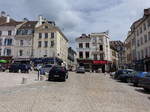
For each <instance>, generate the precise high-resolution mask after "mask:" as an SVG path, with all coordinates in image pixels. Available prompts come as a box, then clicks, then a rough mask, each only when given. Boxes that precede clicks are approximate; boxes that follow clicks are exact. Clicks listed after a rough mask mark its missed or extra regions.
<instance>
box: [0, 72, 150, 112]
mask: <svg viewBox="0 0 150 112" xmlns="http://www.w3.org/2000/svg"><path fill="white" fill-rule="evenodd" d="M149 97H150V94H147V93H144V91H143V89H141V88H135V87H132V86H129V85H128V84H126V83H120V82H117V81H115V80H113V79H111V78H110V77H109V76H107V75H104V74H100V73H99V74H96V73H86V74H76V73H73V72H72V73H70V74H69V79H68V80H67V81H66V82H48V81H45V82H39V83H35V84H31V85H26V86H19V87H13V88H6V89H5V90H0V112H150V98H149Z"/></svg>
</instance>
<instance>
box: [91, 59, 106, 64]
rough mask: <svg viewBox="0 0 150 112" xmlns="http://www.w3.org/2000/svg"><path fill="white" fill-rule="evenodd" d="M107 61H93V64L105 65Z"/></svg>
mask: <svg viewBox="0 0 150 112" xmlns="http://www.w3.org/2000/svg"><path fill="white" fill-rule="evenodd" d="M107 63H108V61H102V60H96V61H93V64H107Z"/></svg>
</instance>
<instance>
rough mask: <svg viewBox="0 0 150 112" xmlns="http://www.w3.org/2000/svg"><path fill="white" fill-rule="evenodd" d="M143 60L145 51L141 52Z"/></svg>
mask: <svg viewBox="0 0 150 112" xmlns="http://www.w3.org/2000/svg"><path fill="white" fill-rule="evenodd" d="M141 58H142V59H143V58H144V51H143V50H142V51H141Z"/></svg>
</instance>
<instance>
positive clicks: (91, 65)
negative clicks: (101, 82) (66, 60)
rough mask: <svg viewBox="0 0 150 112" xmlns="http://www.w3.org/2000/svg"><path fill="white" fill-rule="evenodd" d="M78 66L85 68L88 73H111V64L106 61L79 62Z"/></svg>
mask: <svg viewBox="0 0 150 112" xmlns="http://www.w3.org/2000/svg"><path fill="white" fill-rule="evenodd" d="M77 62H78V66H84V68H85V70H86V71H91V72H99V71H101V72H103V73H104V72H106V71H107V72H109V70H110V66H111V62H109V61H106V60H77Z"/></svg>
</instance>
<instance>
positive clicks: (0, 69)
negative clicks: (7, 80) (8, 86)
mask: <svg viewBox="0 0 150 112" xmlns="http://www.w3.org/2000/svg"><path fill="white" fill-rule="evenodd" d="M5 70H6V68H5V67H4V66H3V65H1V64H0V71H1V72H5Z"/></svg>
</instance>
